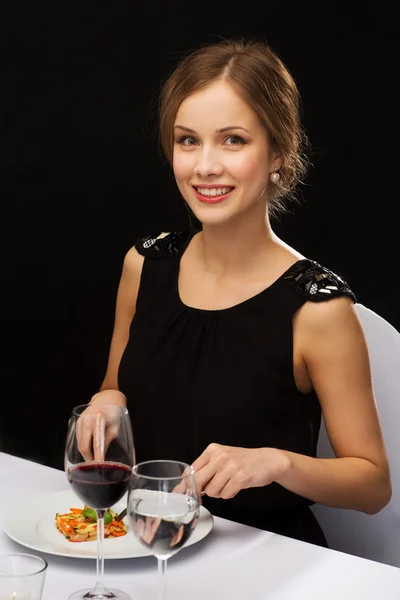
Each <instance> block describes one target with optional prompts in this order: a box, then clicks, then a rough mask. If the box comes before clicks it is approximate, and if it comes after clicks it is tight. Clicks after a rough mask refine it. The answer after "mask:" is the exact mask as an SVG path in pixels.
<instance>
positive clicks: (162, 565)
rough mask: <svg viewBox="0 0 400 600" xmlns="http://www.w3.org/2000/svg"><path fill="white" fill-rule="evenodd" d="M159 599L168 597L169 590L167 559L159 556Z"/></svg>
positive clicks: (162, 599) (163, 599)
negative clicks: (167, 591)
mask: <svg viewBox="0 0 400 600" xmlns="http://www.w3.org/2000/svg"><path fill="white" fill-rule="evenodd" d="M157 561H158V579H159V582H158V600H165V599H166V590H167V560H166V559H165V558H158V559H157Z"/></svg>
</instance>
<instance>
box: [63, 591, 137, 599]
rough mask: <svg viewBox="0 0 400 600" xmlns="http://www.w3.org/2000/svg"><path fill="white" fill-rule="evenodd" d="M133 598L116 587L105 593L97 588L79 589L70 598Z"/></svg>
mask: <svg viewBox="0 0 400 600" xmlns="http://www.w3.org/2000/svg"><path fill="white" fill-rule="evenodd" d="M86 599H91V600H131V597H130V596H128V594H127V593H126V592H121V590H115V589H114V588H112V589H109V588H107V589H106V590H104V592H103V593H99V592H97V591H96V590H79V591H78V592H74V593H73V594H71V596H70V597H69V599H68V600H86Z"/></svg>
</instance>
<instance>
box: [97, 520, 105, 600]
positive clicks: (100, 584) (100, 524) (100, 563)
mask: <svg viewBox="0 0 400 600" xmlns="http://www.w3.org/2000/svg"><path fill="white" fill-rule="evenodd" d="M105 514H106V511H105V510H96V515H97V559H96V585H95V591H96V593H97V594H101V593H102V592H105V591H106V589H105V587H104V515H105Z"/></svg>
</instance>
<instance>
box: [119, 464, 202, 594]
mask: <svg viewBox="0 0 400 600" xmlns="http://www.w3.org/2000/svg"><path fill="white" fill-rule="evenodd" d="M199 512H200V501H199V495H198V491H197V485H196V479H195V476H194V470H193V468H192V467H191V466H189V465H187V464H186V463H182V462H176V461H172V460H153V461H148V462H143V463H139V464H138V465H136V466H135V467H134V468H133V469H132V477H131V482H130V486H129V492H128V515H129V519H130V523H131V525H132V529H133V532H134V534H135V536H136V537H137V539H138V540H139V541H140V542H141V543H142V544H143V545H144V546H145V547H146V548H147V549H148V550H150V552H151V554H153V556H155V557H156V558H157V561H158V572H159V579H160V581H159V595H158V598H159V600H165V590H166V569H167V560H168V558H170V557H171V556H173V555H174V554H176V553H177V552H178V551H179V550H180V549H181V548H182V547H183V546H184V544H185V543H186V542H187V540H188V539H189V538H190V536H191V535H192V533H193V531H194V529H195V527H196V525H197V521H198V518H199Z"/></svg>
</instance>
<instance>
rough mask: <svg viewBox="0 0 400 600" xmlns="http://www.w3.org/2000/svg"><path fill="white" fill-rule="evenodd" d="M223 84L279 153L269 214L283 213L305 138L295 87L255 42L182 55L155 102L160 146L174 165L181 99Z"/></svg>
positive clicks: (301, 166)
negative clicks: (250, 111) (248, 110)
mask: <svg viewBox="0 0 400 600" xmlns="http://www.w3.org/2000/svg"><path fill="white" fill-rule="evenodd" d="M217 79H224V80H225V81H227V82H229V83H230V84H231V85H232V87H233V88H234V89H235V91H236V92H237V93H238V94H239V95H240V96H241V97H242V98H243V99H244V100H245V101H246V102H247V103H248V104H249V105H250V106H251V107H252V109H253V110H254V111H255V113H256V114H257V115H258V117H259V119H260V120H261V122H262V123H263V125H264V126H265V128H266V130H267V133H268V135H269V138H270V141H271V143H272V144H273V146H274V147H275V149H276V150H277V151H279V152H280V153H281V154H282V158H283V163H282V166H281V168H280V170H279V173H280V176H281V177H280V181H279V183H278V184H273V185H270V186H269V189H270V191H269V210H270V212H272V213H276V212H279V211H281V210H283V209H284V208H285V203H284V202H283V198H290V197H294V195H293V190H294V188H295V186H296V185H297V184H298V183H299V182H301V181H302V179H303V178H304V176H305V174H306V172H307V165H308V161H307V159H306V157H305V155H304V150H305V147H306V145H307V137H306V135H305V133H304V131H303V129H302V126H301V123H300V96H299V92H298V90H297V86H296V83H295V81H294V79H293V77H292V76H291V74H290V73H289V71H288V70H287V68H286V67H285V65H284V64H283V62H282V61H281V60H280V58H279V57H278V56H277V55H276V54H275V52H274V51H273V50H271V48H270V47H269V46H268V45H267V44H266V43H264V42H260V41H255V40H249V41H246V40H240V41H236V40H224V41H222V42H217V43H216V44H212V45H207V46H204V47H201V48H199V49H197V50H195V51H193V52H192V53H190V54H188V55H187V56H185V57H184V58H183V59H182V60H181V61H180V63H179V64H178V66H177V67H176V69H175V71H174V72H173V73H172V74H171V75H170V77H169V78H168V79H167V80H166V82H165V83H164V84H163V86H162V89H161V95H160V101H159V128H160V141H161V146H162V149H163V151H164V154H165V156H166V157H167V159H168V161H169V162H170V163H172V156H173V148H174V124H175V119H176V115H177V112H178V109H179V106H180V104H181V103H182V102H183V100H184V99H185V98H187V97H188V96H189V95H191V94H193V93H194V92H196V91H198V90H200V89H201V88H203V87H205V86H206V85H208V84H210V83H211V82H212V81H215V80H217Z"/></svg>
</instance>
